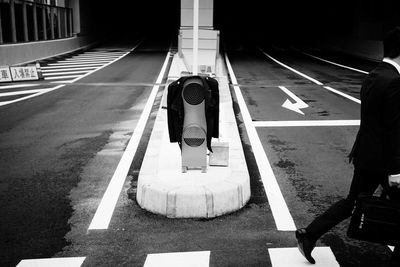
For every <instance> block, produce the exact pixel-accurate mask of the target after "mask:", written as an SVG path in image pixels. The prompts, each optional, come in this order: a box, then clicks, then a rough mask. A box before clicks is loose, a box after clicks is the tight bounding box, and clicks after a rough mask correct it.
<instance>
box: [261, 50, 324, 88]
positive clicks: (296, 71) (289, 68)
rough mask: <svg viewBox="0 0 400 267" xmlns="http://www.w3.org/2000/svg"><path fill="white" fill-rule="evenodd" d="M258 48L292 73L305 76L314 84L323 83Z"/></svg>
mask: <svg viewBox="0 0 400 267" xmlns="http://www.w3.org/2000/svg"><path fill="white" fill-rule="evenodd" d="M259 49H260V51H261V52H262V53H263V54H264V55H265V56H267V57H268V58H270V59H271V60H273V61H274V62H276V63H278V64H279V65H281V66H283V67H285V68H287V69H288V70H291V71H293V72H294V73H297V74H298V75H300V76H302V77H304V78H306V79H308V80H310V81H312V82H313V83H315V84H318V85H323V83H321V82H320V81H317V80H316V79H314V78H311V77H310V76H307V75H305V74H304V73H302V72H300V71H298V70H295V69H293V68H292V67H289V66H288V65H286V64H283V63H282V62H280V61H278V60H276V59H275V58H273V57H271V56H270V55H268V54H267V53H265V52H264V51H263V50H262V49H261V48H259Z"/></svg>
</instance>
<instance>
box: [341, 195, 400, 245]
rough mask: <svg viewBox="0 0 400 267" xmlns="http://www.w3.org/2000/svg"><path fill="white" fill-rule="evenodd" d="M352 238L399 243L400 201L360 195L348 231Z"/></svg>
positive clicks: (388, 243) (387, 243)
mask: <svg viewBox="0 0 400 267" xmlns="http://www.w3.org/2000/svg"><path fill="white" fill-rule="evenodd" d="M347 236H348V237H350V238H354V239H358V240H363V241H370V242H374V243H380V244H384V245H398V244H399V243H400V203H398V202H395V201H390V200H388V199H386V198H385V197H384V196H381V197H377V196H365V195H364V196H359V197H358V198H357V201H356V204H355V207H354V210H353V214H352V216H351V220H350V225H349V228H348V231H347Z"/></svg>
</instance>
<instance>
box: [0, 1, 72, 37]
mask: <svg viewBox="0 0 400 267" xmlns="http://www.w3.org/2000/svg"><path fill="white" fill-rule="evenodd" d="M72 35H73V23H72V8H65V7H58V6H54V5H47V4H42V3H40V2H39V1H23V0H0V44H6V43H19V42H30V41H46V40H54V39H61V38H68V37H71V36H72Z"/></svg>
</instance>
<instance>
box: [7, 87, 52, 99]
mask: <svg viewBox="0 0 400 267" xmlns="http://www.w3.org/2000/svg"><path fill="white" fill-rule="evenodd" d="M48 90H51V88H49V89H32V90H22V91H14V92H7V93H0V97H5V96H14V95H26V94H35V93H40V92H42V91H48Z"/></svg>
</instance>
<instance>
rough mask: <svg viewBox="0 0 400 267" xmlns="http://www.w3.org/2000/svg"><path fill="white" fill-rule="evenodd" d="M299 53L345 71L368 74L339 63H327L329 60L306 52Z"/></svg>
mask: <svg viewBox="0 0 400 267" xmlns="http://www.w3.org/2000/svg"><path fill="white" fill-rule="evenodd" d="M300 52H301V53H303V54H304V55H307V56H309V57H313V58H315V59H318V60H321V61H323V62H326V63H329V64H332V65H335V66H338V67H342V68H345V69H349V70H353V71H357V72H360V73H363V74H368V72H367V71H364V70H359V69H356V68H352V67H349V66H346V65H342V64H339V63H336V62H332V61H329V60H326V59H323V58H320V57H317V56H314V55H311V54H309V53H306V52H303V51H300Z"/></svg>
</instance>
